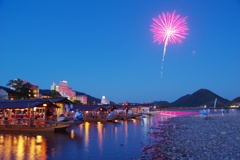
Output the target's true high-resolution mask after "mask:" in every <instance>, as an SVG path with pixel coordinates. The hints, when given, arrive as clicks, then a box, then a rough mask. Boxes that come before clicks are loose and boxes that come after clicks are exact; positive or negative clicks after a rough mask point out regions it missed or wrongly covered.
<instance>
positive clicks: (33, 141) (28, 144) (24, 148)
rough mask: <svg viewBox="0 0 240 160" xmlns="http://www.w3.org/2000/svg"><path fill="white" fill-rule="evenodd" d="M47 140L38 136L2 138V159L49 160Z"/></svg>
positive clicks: (8, 136) (0, 145)
mask: <svg viewBox="0 0 240 160" xmlns="http://www.w3.org/2000/svg"><path fill="white" fill-rule="evenodd" d="M46 150H47V144H46V139H44V138H43V137H42V136H40V135H37V136H36V137H30V138H28V137H27V136H24V135H15V136H14V135H6V136H5V138H4V137H3V136H2V135H1V136H0V155H1V156H0V158H1V159H47V155H46V154H47V151H46Z"/></svg>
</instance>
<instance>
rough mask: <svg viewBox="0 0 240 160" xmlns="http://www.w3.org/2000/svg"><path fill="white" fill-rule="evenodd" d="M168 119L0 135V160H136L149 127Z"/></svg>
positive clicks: (157, 117)
mask: <svg viewBox="0 0 240 160" xmlns="http://www.w3.org/2000/svg"><path fill="white" fill-rule="evenodd" d="M168 118H169V117H159V116H149V117H146V118H141V119H135V120H134V119H132V120H127V121H116V122H106V123H88V122H85V123H83V124H81V125H79V126H74V127H71V128H68V130H67V131H68V132H67V133H37V134H36V133H35V134H28V133H20V132H19V133H10V134H9V133H2V132H0V159H43V160H44V159H88V160H91V159H105V160H107V159H139V158H140V157H141V153H142V148H143V147H144V146H145V145H147V144H148V141H149V137H148V136H149V135H148V132H149V131H150V127H151V126H153V125H156V124H158V123H161V122H162V121H166V120H167V119H168Z"/></svg>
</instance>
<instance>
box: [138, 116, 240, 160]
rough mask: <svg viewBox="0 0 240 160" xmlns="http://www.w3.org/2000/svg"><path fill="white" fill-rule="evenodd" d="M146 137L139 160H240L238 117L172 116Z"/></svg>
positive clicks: (239, 124) (239, 120) (239, 125)
mask: <svg viewBox="0 0 240 160" xmlns="http://www.w3.org/2000/svg"><path fill="white" fill-rule="evenodd" d="M149 136H150V137H151V139H150V140H149V142H150V144H149V145H148V146H145V147H144V149H143V154H142V156H141V160H148V159H149V160H155V159H158V160H198V159H199V160H240V114H236V113H225V114H223V115H222V114H219V113H218V114H211V115H210V116H209V117H208V118H207V119H206V118H204V117H202V116H201V115H191V116H180V117H174V118H171V119H170V120H168V121H166V122H164V124H160V125H158V126H156V127H153V128H152V131H151V132H149Z"/></svg>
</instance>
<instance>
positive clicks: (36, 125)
mask: <svg viewBox="0 0 240 160" xmlns="http://www.w3.org/2000/svg"><path fill="white" fill-rule="evenodd" d="M81 123H83V121H77V122H74V121H67V122H56V121H39V120H36V121H33V122H31V120H30V121H28V122H26V123H19V122H13V121H6V120H4V122H3V123H1V124H0V130H1V131H18V132H19V131H20V132H21V131H28V132H46V131H53V132H57V131H66V129H67V127H69V126H73V125H79V124H81Z"/></svg>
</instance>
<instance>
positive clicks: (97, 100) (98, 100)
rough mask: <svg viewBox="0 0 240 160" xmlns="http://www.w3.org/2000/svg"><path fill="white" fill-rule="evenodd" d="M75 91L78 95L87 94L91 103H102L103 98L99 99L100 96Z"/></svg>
mask: <svg viewBox="0 0 240 160" xmlns="http://www.w3.org/2000/svg"><path fill="white" fill-rule="evenodd" d="M75 92H76V95H77V96H80V95H85V96H87V102H88V103H89V104H98V103H101V99H99V98H95V97H93V96H90V95H88V94H85V93H83V92H78V91H75Z"/></svg>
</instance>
